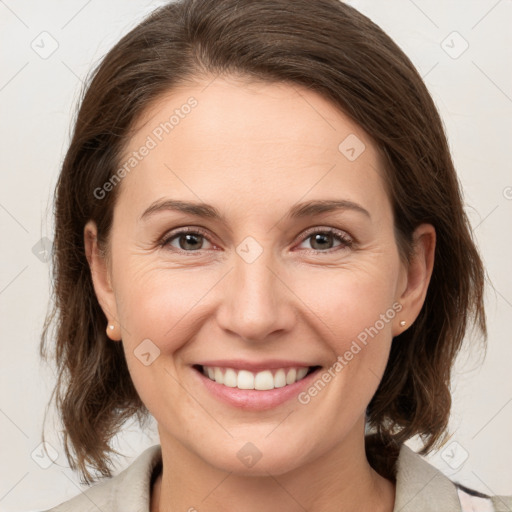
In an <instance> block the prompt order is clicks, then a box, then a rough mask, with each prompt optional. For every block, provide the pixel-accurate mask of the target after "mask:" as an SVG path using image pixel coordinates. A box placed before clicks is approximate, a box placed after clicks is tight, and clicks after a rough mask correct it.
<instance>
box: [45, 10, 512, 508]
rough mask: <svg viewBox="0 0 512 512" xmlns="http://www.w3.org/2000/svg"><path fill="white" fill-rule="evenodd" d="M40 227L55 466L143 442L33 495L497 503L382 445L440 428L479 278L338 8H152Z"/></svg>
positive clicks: (423, 146)
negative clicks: (60, 431) (57, 438)
mask: <svg viewBox="0 0 512 512" xmlns="http://www.w3.org/2000/svg"><path fill="white" fill-rule="evenodd" d="M54 243H55V281H56V299H57V300H56V307H55V311H54V312H53V314H52V315H50V318H49V320H48V325H49V324H50V322H52V321H53V320H55V321H56V322H57V343H56V347H55V357H56V361H57V363H58V366H59V368H60V370H61V373H60V374H59V375H60V376H59V381H58V382H57V387H56V390H55V398H56V402H57V405H58V407H59V410H60V412H61V416H62V420H63V424H64V427H65V430H64V441H65V447H66V453H67V456H68V460H69V462H70V465H71V467H72V468H73V469H76V470H78V471H79V472H80V474H81V475H82V478H83V480H84V481H86V482H88V483H92V482H93V481H94V480H95V478H96V475H97V474H99V475H102V476H110V475H111V471H110V458H109V456H110V454H111V453H112V452H113V450H112V448H111V446H110V445H109V441H110V440H111V439H112V437H113V436H114V435H115V434H116V432H117V431H118V430H119V429H120V427H121V425H122V424H123V422H124V421H125V420H126V419H128V418H130V417H132V416H133V415H136V416H137V417H138V418H139V419H140V420H141V421H143V420H144V418H145V417H146V416H147V415H148V413H150V414H151V415H152V416H154V418H155V419H156V421H157V423H158V432H159V436H160V445H158V446H155V447H152V448H150V449H148V450H147V451H146V452H145V453H143V454H142V455H141V456H140V457H139V458H138V459H137V461H136V462H134V463H133V464H132V465H131V466H130V467H129V468H127V469H126V470H125V471H124V472H123V473H122V474H121V475H119V476H116V477H114V478H112V479H108V480H106V481H105V482H103V483H100V484H98V485H95V486H93V487H91V488H90V489H89V490H88V491H87V492H86V493H84V494H81V495H80V496H78V497H77V498H75V499H73V500H71V501H69V502H67V503H66V504H62V505H61V506H58V507H56V508H54V509H52V510H55V511H64V510H73V511H79V510H91V509H92V508H91V507H93V508H94V509H96V508H99V509H100V510H103V511H104V512H106V511H108V510H147V511H150V512H156V511H164V510H165V511H168V510H173V511H174V510H190V511H192V510H212V511H216V510H235V509H237V510H244V511H252V510H287V511H295V510H309V511H325V510H337V511H348V510H355V509H357V510H371V511H379V512H380V511H382V512H391V511H398V510H400V511H408V510H411V511H412V510H414V511H415V512H426V511H431V510H432V511H452V510H470V508H469V507H470V506H471V507H475V506H480V505H481V506H485V507H494V509H495V510H507V508H503V507H511V506H512V500H511V499H510V498H507V497H500V496H492V497H486V496H484V495H478V493H475V492H473V491H471V490H470V489H462V488H461V487H460V486H458V485H456V484H455V483H453V482H451V481H450V480H449V479H448V478H447V477H445V476H444V475H443V474H442V473H440V472H439V471H438V470H436V469H435V468H433V467H432V466H430V465H429V464H427V463H426V462H425V461H424V460H423V459H421V457H420V456H419V455H417V454H415V453H414V452H413V451H412V450H410V449H409V448H408V447H407V446H405V445H404V441H406V440H407V439H410V438H411V437H413V436H415V435H420V436H421V438H422V439H423V440H424V448H423V450H422V451H421V453H422V454H426V453H428V452H429V451H431V450H432V449H434V448H435V447H437V446H439V445H440V444H441V443H442V441H443V439H444V437H445V435H446V428H447V423H448V419H449V412H450V402H451V400H450V390H449V383H450V371H451V367H452V364H453V362H454V359H455V356H456V354H457V352H458V350H459V348H460V346H461V343H462V340H463V337H464V334H465V332H466V328H467V327H469V326H470V325H471V323H472V322H474V323H475V324H476V325H477V327H479V329H480V331H481V333H482V337H484V336H485V333H486V325H485V315H484V309H483V285H484V271H483V268H482V263H481V260H480V257H479V255H478V252H477V250H476V248H475V245H474V242H473V240H472V237H471V234H470V229H469V223H468V220H467V218H466V216H465V214H464V209H463V204H462V200H461V193H460V190H459V187H458V182H457V177H456V174H455V171H454V168H453V164H452V161H451V157H450V153H449V150H448V145H447V142H446V137H445V135H444V132H443V128H442V124H441V121H440V119H439V115H438V113H437V111H436V109H435V106H434V104H433V102H432V99H431V98H430V96H429V94H428V92H427V90H426V88H425V86H424V84H423V82H422V80H421V78H420V76H419V75H418V73H417V72H416V70H415V68H414V67H413V65H412V64H411V62H410V61H409V59H408V58H407V57H406V56H405V55H404V54H403V53H402V52H401V50H400V49H399V48H398V47H397V46H396V45H395V44H394V43H393V42H392V41H391V40H390V39H389V37H388V36H387V35H385V34H384V33H383V32H382V30H380V29H379V28H378V27H377V26H376V25H374V24H373V23H372V22H371V21H370V20H368V19H367V18H365V17H364V16H363V15H361V14H360V13H358V12H357V11H356V10H354V9H353V8H351V7H349V6H347V5H344V4H342V3H340V2H338V1H337V0H315V1H314V2H312V1H310V0H295V1H293V2H291V1H290V0H263V1H258V2H250V1H242V2H240V1H235V0H206V1H205V0H200V1H199V0H185V1H182V2H178V3H171V4H169V5H167V6H164V7H162V8H161V9H159V10H157V11H156V12H155V13H153V14H152V15H151V16H150V17H149V18H148V19H146V20H145V21H144V22H143V23H141V24H140V25H139V26H137V27H136V28H135V29H134V30H132V31H131V32H130V33H129V34H128V35H127V36H125V37H124V38H123V39H122V40H121V41H120V42H119V43H118V44H117V45H116V46H115V47H114V48H113V49H112V50H111V51H110V52H109V54H108V55H107V56H106V57H105V59H104V60H103V62H102V64H101V65H100V66H99V68H98V69H97V70H96V72H95V74H94V77H93V79H92V81H91V82H90V84H89V85H88V88H87V90H86V92H85V95H84V97H83V100H82V102H81V106H80V110H79V113H78V117H77V120H76V126H75V131H74V134H73V138H72V141H71V145H70V148H69V150H68V152H67V155H66V158H65V161H64V164H63V168H62V171H61V175H60V178H59V181H58V185H57V191H56V231H55V242H54ZM47 332H48V330H47V331H46V332H45V335H44V336H43V342H42V351H43V353H44V352H45V351H46V350H47V349H48V336H47ZM91 470H92V472H91ZM94 472H95V473H96V475H95V474H94Z"/></svg>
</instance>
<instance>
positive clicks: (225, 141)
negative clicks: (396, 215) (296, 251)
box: [122, 77, 387, 206]
mask: <svg viewBox="0 0 512 512" xmlns="http://www.w3.org/2000/svg"><path fill="white" fill-rule="evenodd" d="M144 148H146V149H144ZM135 153H138V156H137V157H134V156H133V155H134V154H135ZM141 153H144V156H141ZM130 155H131V156H130ZM130 158H131V159H132V160H133V158H136V162H132V163H134V164H135V165H134V166H133V167H132V168H131V169H129V173H127V176H126V178H125V179H124V180H123V183H122V187H123V188H125V189H126V193H123V195H128V196H130V197H129V200H130V201H139V200H145V201H149V200H154V199H155V196H158V195H159V196H163V195H165V194H167V193H169V194H171V195H172V192H173V191H174V192H180V193H182V194H186V195H187V196H188V197H190V198H194V199H197V197H201V198H202V199H204V200H206V197H202V196H208V198H211V201H215V199H223V198H224V199H225V200H227V199H228V198H230V199H232V200H235V201H236V200H237V198H238V200H239V201H240V202H242V203H243V202H244V201H247V200H248V199H251V201H252V202H253V204H254V205H255V204H256V203H257V202H258V201H260V202H261V203H262V204H265V202H267V203H268V201H271V200H276V201H285V202H286V201H287V200H288V199H289V200H290V201H292V202H295V201H297V200H299V199H300V198H301V197H302V196H304V195H305V194H307V195H308V197H307V199H314V198H315V197H316V196H318V197H321V198H324V197H325V195H326V194H327V195H329V194H330V195H331V196H333V198H334V197H339V196H340V194H341V195H343V196H344V197H345V198H346V199H353V200H355V199H357V200H361V199H362V198H363V196H364V197H365V198H366V201H367V202H368V203H374V204H376V205H377V206H378V204H379V202H380V203H382V202H383V201H386V199H387V198H386V196H385V194H384V193H383V191H384V187H383V180H382V171H381V164H380V160H379V155H378V152H377V150H376V147H375V145H374V144H373V142H372V140H371V139H370V137H369V136H368V135H367V134H366V133H365V132H364V130H363V129H362V128H361V127H359V126H358V125H357V124H356V123H354V122H353V121H352V120H351V119H350V118H348V117H347V116H346V115H345V114H344V113H343V112H341V111H340V110H339V109H338V108H336V107H335V106H334V105H333V104H332V103H331V102H329V101H328V100H327V99H325V98H324V97H322V96H321V95H319V94H317V93H315V92H313V91H310V90H307V89H305V88H302V87H300V86H297V85H292V84H286V83H263V82H249V81H247V80H243V79H239V78H233V77H217V78H212V79H209V80H204V81H198V82H195V83H191V84H187V85H186V86H181V87H179V88H176V89H173V90H172V91H169V93H168V94H166V95H164V96H162V97H161V98H159V99H158V100H157V101H155V102H154V103H153V104H152V105H151V107H150V108H148V109H147V111H146V112H145V113H144V115H143V116H142V117H141V118H140V119H139V120H138V123H137V124H136V126H135V130H134V135H133V136H132V138H131V139H130V140H129V143H128V144H127V147H126V151H125V154H124V155H123V163H126V162H127V161H128V159H130ZM194 195H195V196H197V197H194ZM349 196H351V197H349ZM209 202H210V201H209ZM381 206H382V205H381Z"/></svg>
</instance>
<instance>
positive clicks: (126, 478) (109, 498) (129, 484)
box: [46, 445, 162, 512]
mask: <svg viewBox="0 0 512 512" xmlns="http://www.w3.org/2000/svg"><path fill="white" fill-rule="evenodd" d="M161 462H162V451H161V447H160V445H155V446H152V447H151V448H148V449H147V450H145V451H144V452H143V453H142V454H141V455H139V456H138V457H137V458H136V459H135V460H134V461H133V462H132V464H130V466H128V467H127V468H126V469H125V470H124V471H122V472H121V473H119V474H118V475H116V476H114V477H112V478H109V479H108V480H105V481H101V482H100V483H97V484H95V485H93V486H92V487H90V488H89V489H87V490H85V491H82V492H81V493H80V494H79V495H78V496H75V497H74V498H72V499H70V500H68V501H65V502H64V503H61V504H60V505H57V506H56V507H54V508H52V509H50V510H47V511H46V512H89V511H91V512H93V511H94V512H97V511H98V509H99V510H104V511H105V512H107V511H109V510H149V503H150V493H151V478H152V476H153V473H154V470H155V468H156V467H157V466H158V465H159V464H161Z"/></svg>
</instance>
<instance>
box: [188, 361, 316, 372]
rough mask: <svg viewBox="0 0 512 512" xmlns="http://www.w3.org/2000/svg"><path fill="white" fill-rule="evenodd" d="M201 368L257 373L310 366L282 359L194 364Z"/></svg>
mask: <svg viewBox="0 0 512 512" xmlns="http://www.w3.org/2000/svg"><path fill="white" fill-rule="evenodd" d="M196 364H197V365H201V366H210V367H215V366H218V367H220V368H233V369H234V370H248V371H253V372H259V371H264V370H275V369H276V368H310V367H311V366H317V365H312V364H309V363H304V362H301V361H290V360H282V359H280V360H279V359H267V360H265V361H246V360H243V359H215V360H210V361H200V362H198V363H196Z"/></svg>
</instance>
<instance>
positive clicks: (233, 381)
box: [203, 366, 309, 391]
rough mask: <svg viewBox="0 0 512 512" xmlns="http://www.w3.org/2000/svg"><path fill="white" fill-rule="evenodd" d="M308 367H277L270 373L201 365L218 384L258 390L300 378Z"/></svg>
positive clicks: (279, 386) (207, 374)
mask: <svg viewBox="0 0 512 512" xmlns="http://www.w3.org/2000/svg"><path fill="white" fill-rule="evenodd" d="M308 369H309V368H287V369H284V368H279V369H278V370H275V373H274V374H272V371H271V370H264V371H262V372H257V373H253V372H250V371H247V370H234V369H233V368H219V367H218V366H215V367H211V366H203V373H204V374H205V375H206V376H207V377H209V378H210V379H211V380H214V381H215V382H217V383H218V384H224V386H228V387H230V388H238V389H257V390H260V391H264V390H268V389H274V388H282V387H283V386H286V385H288V384H293V383H294V382H297V381H298V380H301V379H303V378H304V377H305V375H306V373H308Z"/></svg>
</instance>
